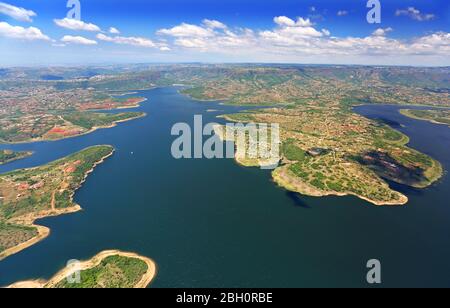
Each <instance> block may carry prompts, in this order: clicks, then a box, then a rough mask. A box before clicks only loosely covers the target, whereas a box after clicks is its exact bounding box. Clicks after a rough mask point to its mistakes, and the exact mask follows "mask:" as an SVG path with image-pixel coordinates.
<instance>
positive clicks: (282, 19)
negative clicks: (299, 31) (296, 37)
mask: <svg viewBox="0 0 450 308" xmlns="http://www.w3.org/2000/svg"><path fill="white" fill-rule="evenodd" d="M273 21H274V22H275V23H276V24H277V25H279V26H281V27H311V26H313V23H312V22H311V20H310V19H309V18H308V19H304V18H302V17H299V18H298V19H297V21H296V22H295V21H294V20H292V19H290V18H289V17H286V16H277V17H275V18H274V19H273Z"/></svg>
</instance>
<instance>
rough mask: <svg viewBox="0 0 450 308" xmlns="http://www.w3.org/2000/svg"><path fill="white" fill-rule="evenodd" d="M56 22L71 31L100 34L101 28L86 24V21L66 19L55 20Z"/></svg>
mask: <svg viewBox="0 0 450 308" xmlns="http://www.w3.org/2000/svg"><path fill="white" fill-rule="evenodd" d="M54 22H55V24H56V25H57V26H59V27H61V28H65V29H69V30H76V31H91V32H100V31H101V30H100V27H98V26H97V25H94V24H91V23H85V22H84V21H81V20H77V19H71V18H64V19H54Z"/></svg>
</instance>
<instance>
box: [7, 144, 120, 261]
mask: <svg viewBox="0 0 450 308" xmlns="http://www.w3.org/2000/svg"><path fill="white" fill-rule="evenodd" d="M113 152H114V149H113V147H111V146H107V145H102V146H94V147H90V148H87V149H84V150H82V151H80V152H78V153H75V154H72V155H70V156H68V157H66V158H63V159H60V160H57V161H54V162H51V163H49V164H47V165H44V166H40V167H36V168H31V169H24V170H17V171H12V172H9V173H6V174H2V175H0V260H2V259H4V258H7V257H9V256H11V255H13V254H15V253H18V252H20V251H22V250H24V249H26V248H28V247H30V246H32V245H34V244H36V243H37V242H39V241H41V240H43V239H44V238H46V237H47V236H48V235H49V233H50V230H49V229H48V228H46V227H43V226H38V225H35V224H34V222H35V221H36V220H37V219H41V218H45V217H52V216H59V215H63V214H68V213H74V212H77V211H79V210H81V207H80V206H79V205H77V204H75V203H74V202H73V195H74V193H75V191H76V190H77V189H78V188H79V187H80V186H81V185H82V183H83V182H84V181H85V179H86V178H87V176H88V175H89V173H91V172H92V171H93V170H94V168H95V167H96V166H97V165H98V164H101V163H102V162H103V161H104V160H105V159H106V158H107V157H109V156H111V155H112V154H113Z"/></svg>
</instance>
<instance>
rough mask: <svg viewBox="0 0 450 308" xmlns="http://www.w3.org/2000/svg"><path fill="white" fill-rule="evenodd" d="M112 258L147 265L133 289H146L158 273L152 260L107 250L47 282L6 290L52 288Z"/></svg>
mask: <svg viewBox="0 0 450 308" xmlns="http://www.w3.org/2000/svg"><path fill="white" fill-rule="evenodd" d="M112 256H120V257H126V258H130V259H138V260H141V261H144V262H145V264H146V265H147V271H146V273H145V274H144V275H143V276H142V278H141V280H140V281H139V282H138V283H136V285H135V286H134V289H144V288H147V287H148V286H149V285H150V284H151V283H152V281H153V280H154V279H155V277H156V275H157V271H158V270H157V265H156V263H155V262H154V261H153V260H152V259H150V258H147V257H144V256H141V255H138V254H136V253H131V252H123V251H120V250H107V251H103V252H100V253H99V254H97V255H96V256H94V257H92V258H91V259H89V260H87V261H83V262H81V263H80V264H79V266H78V267H76V268H67V267H66V268H64V269H62V270H60V271H59V272H58V273H56V274H55V275H54V276H53V277H52V278H51V279H50V280H49V281H45V280H29V281H20V282H16V283H14V284H12V285H10V286H8V287H6V288H9V289H14V288H25V289H33V288H38V289H39V288H40V289H43V288H54V287H55V286H56V285H57V284H58V283H60V282H61V281H62V280H64V279H65V278H66V277H68V276H70V275H72V274H73V273H74V272H75V271H77V270H79V271H84V270H88V269H91V268H94V267H96V266H98V265H100V263H101V262H102V261H103V260H105V259H106V258H108V257H112Z"/></svg>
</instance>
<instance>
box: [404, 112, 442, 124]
mask: <svg viewBox="0 0 450 308" xmlns="http://www.w3.org/2000/svg"><path fill="white" fill-rule="evenodd" d="M400 113H401V114H403V115H404V116H407V117H409V118H412V119H416V120H422V121H428V122H431V123H434V124H442V125H448V126H449V127H450V110H449V109H430V110H416V109H402V110H400Z"/></svg>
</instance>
